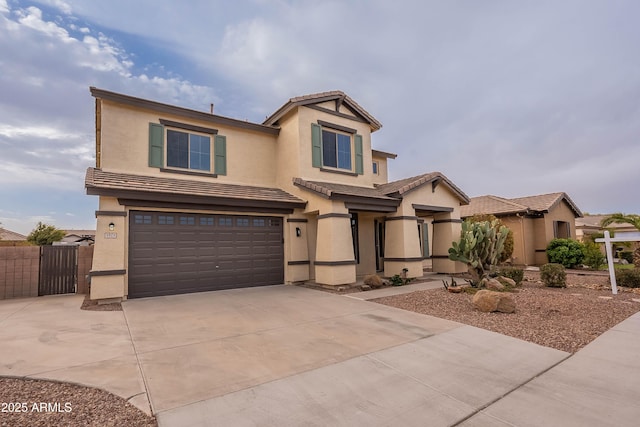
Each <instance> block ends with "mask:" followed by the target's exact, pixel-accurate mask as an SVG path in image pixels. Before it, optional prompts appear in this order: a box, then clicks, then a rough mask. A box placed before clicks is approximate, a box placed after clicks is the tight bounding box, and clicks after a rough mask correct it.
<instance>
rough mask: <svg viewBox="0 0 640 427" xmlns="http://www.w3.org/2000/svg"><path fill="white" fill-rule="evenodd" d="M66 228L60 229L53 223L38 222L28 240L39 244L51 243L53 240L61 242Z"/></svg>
mask: <svg viewBox="0 0 640 427" xmlns="http://www.w3.org/2000/svg"><path fill="white" fill-rule="evenodd" d="M64 235H65V232H64V230H60V229H58V228H56V227H54V226H53V225H47V224H43V223H42V222H38V225H37V226H36V228H34V229H33V230H32V231H31V233H29V235H28V236H27V241H28V242H30V243H33V244H34V245H38V246H45V245H51V244H52V243H53V242H59V241H60V240H62V238H63V237H64Z"/></svg>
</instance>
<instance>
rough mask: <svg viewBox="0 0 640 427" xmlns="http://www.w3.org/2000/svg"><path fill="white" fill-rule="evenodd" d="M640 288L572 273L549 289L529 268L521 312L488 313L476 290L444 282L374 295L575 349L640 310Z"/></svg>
mask: <svg viewBox="0 0 640 427" xmlns="http://www.w3.org/2000/svg"><path fill="white" fill-rule="evenodd" d="M639 291H640V289H633V290H631V289H624V288H620V289H619V293H618V295H612V294H611V288H610V286H609V280H608V276H606V275H578V274H567V288H547V287H544V286H543V284H542V283H541V282H540V281H539V273H537V272H529V271H527V272H526V273H525V281H523V283H522V285H521V286H520V287H519V288H518V289H516V292H514V293H513V294H512V295H513V298H514V300H515V303H516V312H515V313H511V314H505V313H482V312H480V311H478V310H476V309H475V308H474V306H473V304H472V302H471V299H472V297H473V296H472V295H471V294H467V293H459V294H454V293H450V292H447V291H446V290H445V289H444V287H443V288H441V289H432V290H427V291H417V292H412V293H409V294H404V295H397V296H391V297H384V298H378V299H374V300H372V301H375V302H377V303H380V304H385V305H390V306H393V307H397V308H402V309H404V310H410V311H415V312H417V313H422V314H428V315H431V316H435V317H440V318H443V319H449V320H453V321H456V322H460V323H464V324H467V325H472V326H476V327H478V328H483V329H488V330H490V331H494V332H498V333H501V334H504V335H509V336H512V337H515V338H519V339H522V340H526V341H530V342H533V343H536V344H540V345H543V346H546V347H552V348H555V349H558V350H562V351H567V352H569V353H575V352H576V351H578V350H579V349H581V348H582V347H584V346H585V345H587V344H588V343H590V342H591V341H593V340H594V339H595V338H596V337H598V336H599V335H600V334H602V333H603V332H605V331H606V330H608V329H610V328H611V327H613V326H614V325H616V324H618V323H620V322H621V321H623V320H624V319H626V318H627V317H629V316H631V315H632V314H634V313H636V312H638V311H640V302H636V301H633V299H637V300H638V301H640V294H639Z"/></svg>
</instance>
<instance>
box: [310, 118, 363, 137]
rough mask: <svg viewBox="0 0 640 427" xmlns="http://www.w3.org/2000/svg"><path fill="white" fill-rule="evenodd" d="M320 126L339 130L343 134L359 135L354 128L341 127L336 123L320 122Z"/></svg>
mask: <svg viewBox="0 0 640 427" xmlns="http://www.w3.org/2000/svg"><path fill="white" fill-rule="evenodd" d="M318 124H319V125H320V126H322V127H325V128H329V129H333V130H339V131H342V132H346V133H352V134H355V133H358V131H357V130H355V129H353V128H348V127H346V126H341V125H336V124H335V123H331V122H325V121H324V120H318Z"/></svg>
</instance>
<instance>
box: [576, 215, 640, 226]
mask: <svg viewBox="0 0 640 427" xmlns="http://www.w3.org/2000/svg"><path fill="white" fill-rule="evenodd" d="M610 216H611V215H585V216H584V217H582V218H579V219H576V227H584V228H596V229H601V228H602V225H601V224H602V220H603V219H605V218H609V217H610ZM606 228H619V229H623V228H629V229H633V230H635V227H633V225H631V224H625V223H616V222H613V223H611V224H609V225H607V227H606Z"/></svg>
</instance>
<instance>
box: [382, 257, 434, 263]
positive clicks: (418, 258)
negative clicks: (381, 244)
mask: <svg viewBox="0 0 640 427" xmlns="http://www.w3.org/2000/svg"><path fill="white" fill-rule="evenodd" d="M383 260H384V261H385V262H415V261H422V260H424V258H423V257H421V256H420V257H412V258H383Z"/></svg>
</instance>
